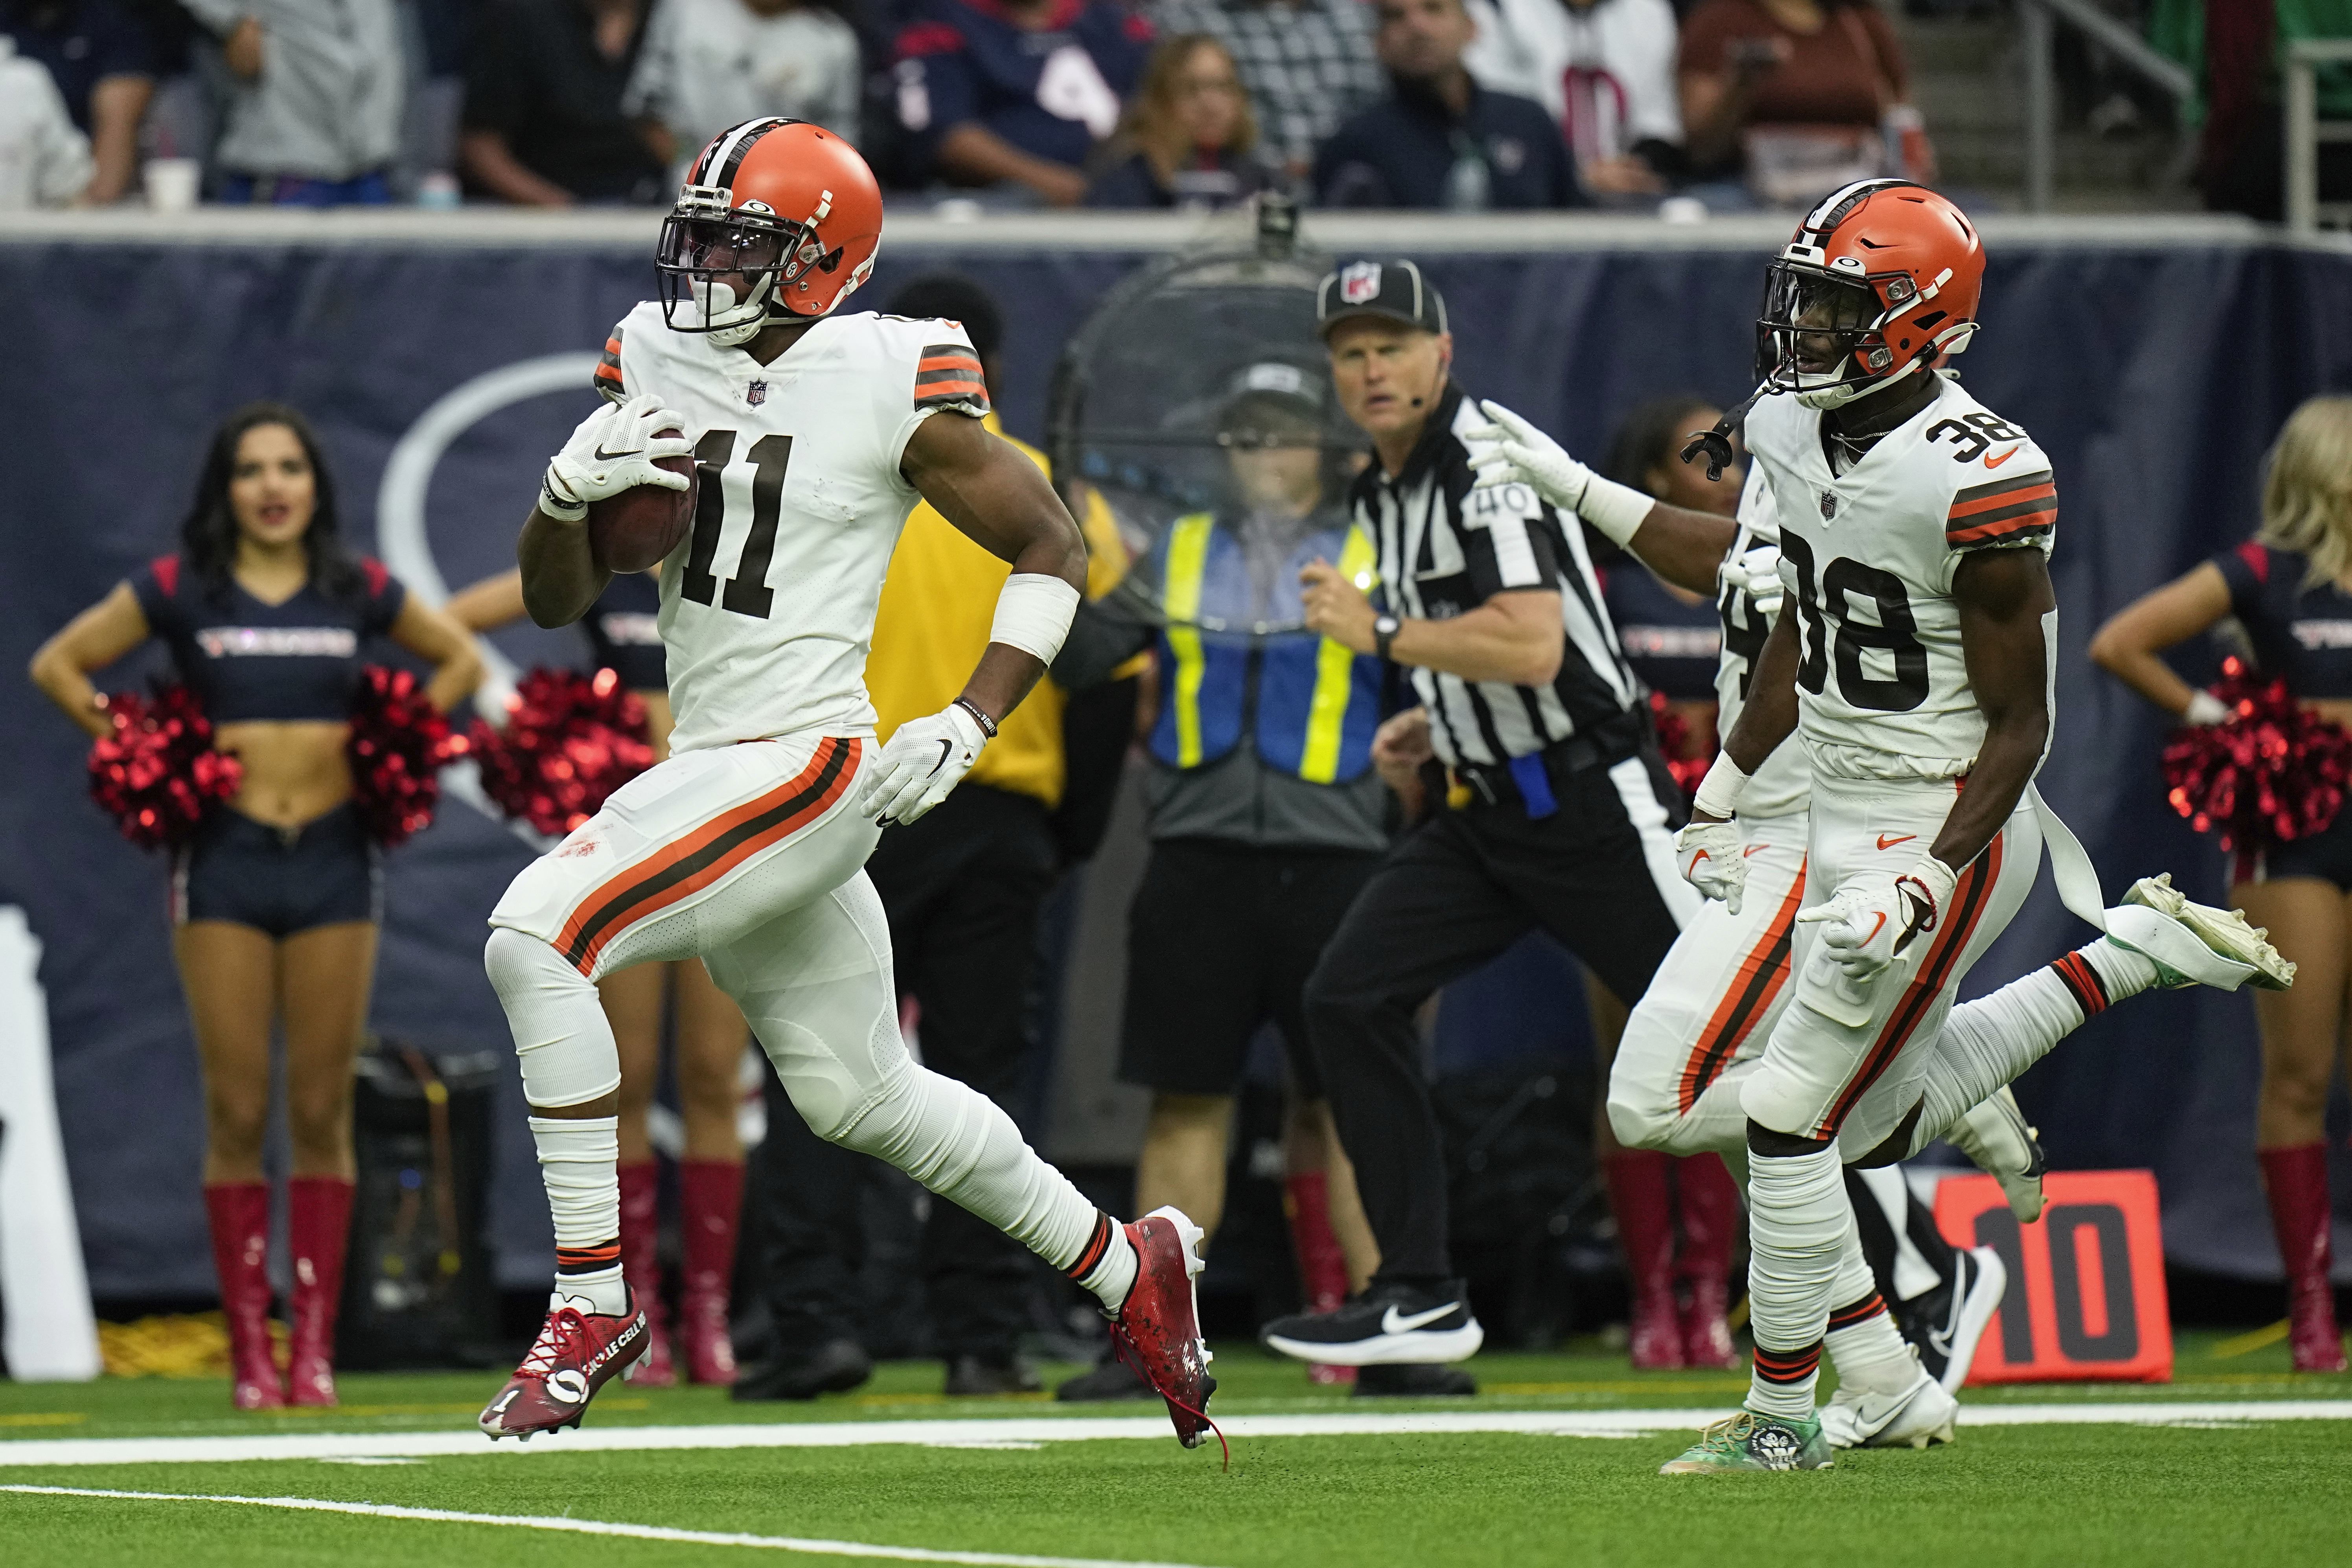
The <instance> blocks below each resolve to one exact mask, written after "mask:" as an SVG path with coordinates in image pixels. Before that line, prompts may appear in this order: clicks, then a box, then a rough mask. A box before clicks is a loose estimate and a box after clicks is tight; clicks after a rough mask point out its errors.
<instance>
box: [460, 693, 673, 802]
mask: <svg viewBox="0 0 2352 1568" xmlns="http://www.w3.org/2000/svg"><path fill="white" fill-rule="evenodd" d="M648 734H649V731H648V730H647V729H646V705H645V703H644V702H642V701H641V700H638V698H637V695H636V693H635V692H633V691H631V690H629V689H627V688H625V687H624V686H623V685H622V684H621V680H620V677H619V676H617V675H615V674H614V672H613V671H611V670H609V669H600V670H598V671H597V672H596V673H595V674H594V675H593V676H586V675H582V674H580V673H578V672H577V671H575V670H569V669H534V670H532V671H531V672H530V674H529V675H526V676H524V677H523V678H522V681H521V683H520V685H518V686H517V687H516V688H515V694H514V699H513V700H512V701H510V702H509V703H508V705H507V723H506V729H505V731H503V732H500V731H496V730H493V729H491V728H490V727H489V726H488V724H485V723H483V722H482V721H480V720H478V719H477V720H475V721H474V729H473V735H472V740H473V746H474V754H475V755H476V756H477V757H478V759H479V760H480V763H481V768H482V793H484V794H485V795H488V796H489V797H490V798H491V799H492V800H494V801H497V802H498V803H499V808H500V809H501V810H503V811H504V812H505V813H506V814H507V815H508V816H515V817H520V818H521V819H522V820H523V821H525V822H528V823H530V825H531V826H533V827H536V828H537V829H539V830H540V831H541V833H546V834H551V835H555V836H557V837H561V836H562V835H563V834H566V833H569V832H571V831H572V829H573V828H575V827H577V826H580V825H581V824H582V823H583V822H585V821H587V820H588V819H589V818H590V817H592V816H595V815H596V813H597V812H598V811H600V810H601V809H603V807H604V800H605V797H606V796H608V795H611V794H612V793H613V792H614V790H616V789H618V788H620V787H621V786H622V785H623V784H626V783H628V782H629V781H630V780H631V779H633V778H635V777H636V776H637V775H638V774H639V773H644V772H645V771H646V769H647V768H649V767H651V766H653V765H654V749H653V744H652V742H651V741H649V740H648V739H647V736H648Z"/></svg>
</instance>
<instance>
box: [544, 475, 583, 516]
mask: <svg viewBox="0 0 2352 1568" xmlns="http://www.w3.org/2000/svg"><path fill="white" fill-rule="evenodd" d="M539 510H541V511H543V512H545V513H546V514H547V515H548V516H550V517H552V518H560V519H562V521H565V522H578V521H580V520H581V519H582V518H583V517H586V516H587V515H588V503H587V502H586V501H577V500H564V499H563V498H562V496H559V495H557V494H556V493H555V476H554V475H553V474H550V475H549V476H548V477H547V478H545V479H541V480H540V482H539Z"/></svg>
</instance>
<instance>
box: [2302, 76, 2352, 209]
mask: <svg viewBox="0 0 2352 1568" xmlns="http://www.w3.org/2000/svg"><path fill="white" fill-rule="evenodd" d="M2345 64H2352V38H2297V39H2295V40H2294V42H2292V43H2290V44H2288V45H2287V48H2286V226H2287V228H2288V229H2289V230H2290V231H2292V232H2294V233H2296V234H2309V233H2311V232H2312V231H2313V230H2314V229H2315V228H2317V227H2318V226H2320V223H2321V222H2322V220H2326V221H2328V222H2331V223H2339V224H2342V223H2352V202H2323V201H2321V200H2320V199H2319V144H2320V143H2321V142H2352V120H2322V119H2320V118H2319V68H2320V67H2321V66H2328V65H2345Z"/></svg>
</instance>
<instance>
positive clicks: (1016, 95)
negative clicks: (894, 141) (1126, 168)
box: [895, 0, 1151, 207]
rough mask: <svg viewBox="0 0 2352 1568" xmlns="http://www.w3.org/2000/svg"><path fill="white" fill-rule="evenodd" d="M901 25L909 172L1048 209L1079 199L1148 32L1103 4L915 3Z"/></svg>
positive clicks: (1114, 126) (1107, 0)
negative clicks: (991, 189)
mask: <svg viewBox="0 0 2352 1568" xmlns="http://www.w3.org/2000/svg"><path fill="white" fill-rule="evenodd" d="M909 15H910V16H911V18H912V19H911V20H910V21H909V22H908V25H907V26H906V27H905V29H904V30H902V31H901V32H900V33H899V35H898V65H897V67H896V68H895V72H896V76H897V87H898V121H899V123H900V124H901V125H903V126H904V127H905V128H906V130H907V132H908V136H909V137H910V138H911V139H912V141H913V142H914V144H915V146H914V153H915V163H916V166H917V168H918V169H919V170H920V171H921V172H923V173H926V174H930V175H933V176H935V177H937V178H939V179H940V180H944V181H946V182H947V183H948V184H957V185H971V186H997V187H1007V186H1009V187H1012V188H1013V189H1015V190H1019V191H1024V192H1026V193H1027V194H1028V195H1030V196H1032V197H1034V199H1035V200H1037V201H1040V202H1043V203H1045V205H1048V206H1057V207H1068V206H1076V205H1078V204H1079V203H1080V202H1082V201H1084V200H1085V199H1086V195H1087V176H1086V174H1085V172H1084V171H1085V164H1086V163H1087V160H1088V158H1089V157H1091V156H1092V155H1093V153H1094V151H1095V148H1096V147H1097V145H1098V144H1100V143H1101V142H1105V141H1107V140H1108V138H1109V137H1110V135H1111V133H1112V132H1115V131H1117V130H1118V121H1119V105H1120V101H1121V100H1123V99H1124V98H1125V97H1126V95H1127V94H1128V92H1129V90H1130V89H1133V88H1134V86H1135V84H1136V81H1137V79H1139V77H1140V76H1141V75H1142V73H1143V61H1144V55H1145V51H1146V49H1147V48H1148V47H1149V46H1150V40H1151V28H1150V24H1148V23H1146V22H1145V21H1143V20H1142V18H1140V17H1139V16H1133V15H1130V14H1129V13H1128V12H1127V11H1126V10H1124V9H1123V8H1122V7H1120V6H1118V5H1115V4H1113V3H1112V0H915V4H914V5H913V6H912V7H911V9H910V13H909Z"/></svg>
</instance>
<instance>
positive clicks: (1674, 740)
mask: <svg viewBox="0 0 2352 1568" xmlns="http://www.w3.org/2000/svg"><path fill="white" fill-rule="evenodd" d="M1650 720H1651V721H1652V722H1653V723H1654V724H1655V725H1656V726H1657V730H1658V750H1659V751H1660V752H1662V753H1664V756H1665V759H1666V772H1668V773H1672V774H1674V775H1675V784H1679V785H1681V786H1682V792H1683V799H1684V800H1685V801H1688V800H1692V799H1695V798H1696V796H1697V795H1698V784H1699V781H1700V780H1701V779H1703V778H1705V777H1706V770H1707V769H1708V768H1709V767H1710V766H1711V765H1713V763H1714V762H1715V758H1714V756H1713V754H1712V753H1710V754H1708V755H1706V756H1701V755H1699V754H1698V750H1697V748H1696V747H1695V746H1693V745H1692V744H1691V731H1690V723H1689V721H1687V720H1685V718H1684V717H1683V716H1682V715H1681V714H1679V713H1677V712H1675V708H1674V704H1673V703H1671V702H1668V701H1667V700H1666V694H1665V693H1664V692H1663V691H1653V692H1651V693H1650Z"/></svg>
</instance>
